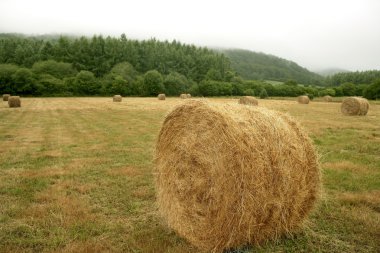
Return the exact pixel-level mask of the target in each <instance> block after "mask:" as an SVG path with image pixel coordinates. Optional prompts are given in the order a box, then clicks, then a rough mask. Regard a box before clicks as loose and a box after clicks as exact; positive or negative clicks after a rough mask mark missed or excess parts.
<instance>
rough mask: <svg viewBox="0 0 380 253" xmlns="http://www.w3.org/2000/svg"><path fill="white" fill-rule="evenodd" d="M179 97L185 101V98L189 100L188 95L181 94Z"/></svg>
mask: <svg viewBox="0 0 380 253" xmlns="http://www.w3.org/2000/svg"><path fill="white" fill-rule="evenodd" d="M179 97H180V98H182V99H185V98H187V94H181V95H179Z"/></svg>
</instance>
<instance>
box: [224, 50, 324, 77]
mask: <svg viewBox="0 0 380 253" xmlns="http://www.w3.org/2000/svg"><path fill="white" fill-rule="evenodd" d="M221 51H222V52H223V54H224V55H225V56H227V57H228V58H229V59H230V62H231V67H232V69H234V70H235V71H236V72H237V73H238V74H239V75H240V76H242V77H243V78H245V79H255V80H275V81H287V80H289V79H293V80H295V81H297V82H298V83H304V84H315V85H320V84H322V83H323V77H322V76H320V75H318V74H316V73H313V72H311V71H309V70H307V69H306V68H303V67H301V66H299V65H298V64H297V63H295V62H292V61H289V60H285V59H282V58H279V57H277V56H274V55H268V54H264V53H257V52H252V51H249V50H242V49H227V50H221Z"/></svg>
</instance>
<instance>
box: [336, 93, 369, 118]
mask: <svg viewBox="0 0 380 253" xmlns="http://www.w3.org/2000/svg"><path fill="white" fill-rule="evenodd" d="M368 109H369V103H368V100H367V99H365V98H359V97H349V98H346V99H344V100H343V102H342V105H341V107H340V110H341V112H342V113H343V114H344V115H349V116H354V115H360V116H362V115H366V114H367V112H368Z"/></svg>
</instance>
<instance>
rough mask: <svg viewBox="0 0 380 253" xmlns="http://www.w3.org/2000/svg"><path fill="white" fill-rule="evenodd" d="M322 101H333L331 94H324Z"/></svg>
mask: <svg viewBox="0 0 380 253" xmlns="http://www.w3.org/2000/svg"><path fill="white" fill-rule="evenodd" d="M323 101H325V102H332V101H333V99H332V97H331V96H328V95H327V96H324V97H323Z"/></svg>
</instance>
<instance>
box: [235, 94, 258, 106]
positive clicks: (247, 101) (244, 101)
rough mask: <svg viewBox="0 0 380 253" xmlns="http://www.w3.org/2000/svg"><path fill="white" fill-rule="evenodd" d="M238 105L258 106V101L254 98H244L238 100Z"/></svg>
mask: <svg viewBox="0 0 380 253" xmlns="http://www.w3.org/2000/svg"><path fill="white" fill-rule="evenodd" d="M239 104H244V105H258V104H259V101H258V100H257V99H256V98H255V97H251V96H244V97H241V98H240V99H239Z"/></svg>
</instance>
